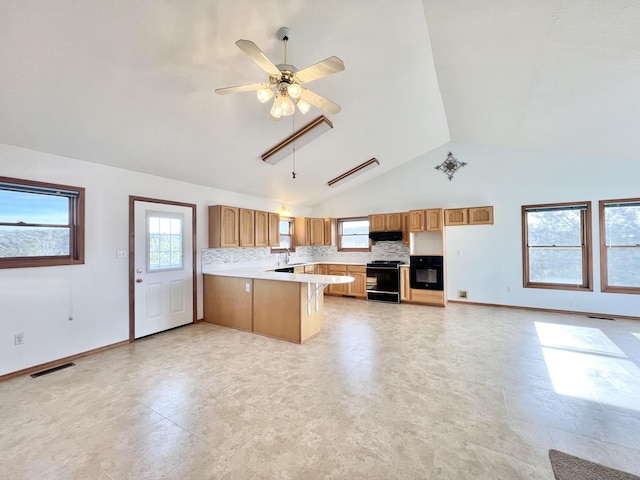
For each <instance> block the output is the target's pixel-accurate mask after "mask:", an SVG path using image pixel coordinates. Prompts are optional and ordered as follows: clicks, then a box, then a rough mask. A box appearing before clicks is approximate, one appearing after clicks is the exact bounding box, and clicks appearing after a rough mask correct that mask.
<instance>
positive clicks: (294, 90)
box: [287, 83, 302, 98]
mask: <svg viewBox="0 0 640 480" xmlns="http://www.w3.org/2000/svg"><path fill="white" fill-rule="evenodd" d="M287 93H288V94H289V95H290V96H291V97H293V98H298V97H299V96H300V94H301V93H302V88H301V87H300V85H298V84H297V83H292V84H291V85H289V86H288V87H287Z"/></svg>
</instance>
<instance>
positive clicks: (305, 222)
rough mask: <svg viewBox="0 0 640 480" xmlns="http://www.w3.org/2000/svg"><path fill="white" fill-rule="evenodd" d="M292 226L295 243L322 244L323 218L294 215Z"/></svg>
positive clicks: (306, 244) (304, 244)
mask: <svg viewBox="0 0 640 480" xmlns="http://www.w3.org/2000/svg"><path fill="white" fill-rule="evenodd" d="M293 228H294V237H295V244H296V245H300V246H310V245H312V246H323V245H324V228H325V227H324V218H306V217H296V218H295V220H294V224H293Z"/></svg>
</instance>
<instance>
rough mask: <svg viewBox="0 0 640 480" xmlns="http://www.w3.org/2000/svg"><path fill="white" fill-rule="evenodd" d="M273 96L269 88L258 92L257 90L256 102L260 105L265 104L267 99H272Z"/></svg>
mask: <svg viewBox="0 0 640 480" xmlns="http://www.w3.org/2000/svg"><path fill="white" fill-rule="evenodd" d="M273 95H274V93H273V90H271V89H270V88H261V89H260V90H258V101H259V102H260V103H265V102H267V101H269V99H270V98H271V97H273Z"/></svg>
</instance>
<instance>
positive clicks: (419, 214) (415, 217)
mask: <svg viewBox="0 0 640 480" xmlns="http://www.w3.org/2000/svg"><path fill="white" fill-rule="evenodd" d="M424 229H425V221H424V210H410V211H409V231H411V232H424Z"/></svg>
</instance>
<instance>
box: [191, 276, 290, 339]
mask: <svg viewBox="0 0 640 480" xmlns="http://www.w3.org/2000/svg"><path fill="white" fill-rule="evenodd" d="M203 282H204V283H203V292H204V320H205V322H209V323H215V324H216V325H222V326H224V327H231V328H237V329H238V330H246V331H248V332H250V331H251V329H252V315H253V293H252V292H253V280H252V279H250V278H236V277H216V276H213V275H203ZM282 283H284V282H282ZM295 285H297V284H295ZM247 290H248V291H247Z"/></svg>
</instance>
